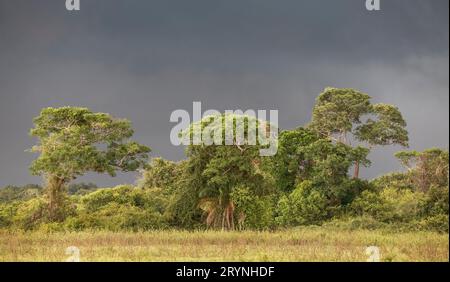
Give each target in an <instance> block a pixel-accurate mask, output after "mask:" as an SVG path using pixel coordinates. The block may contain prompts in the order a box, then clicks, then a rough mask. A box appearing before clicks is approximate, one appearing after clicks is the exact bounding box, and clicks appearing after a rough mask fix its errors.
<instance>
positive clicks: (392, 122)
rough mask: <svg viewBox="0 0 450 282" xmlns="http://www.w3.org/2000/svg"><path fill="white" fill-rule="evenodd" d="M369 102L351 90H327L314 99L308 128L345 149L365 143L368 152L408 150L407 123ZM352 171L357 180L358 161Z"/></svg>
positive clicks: (392, 109)
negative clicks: (381, 148)
mask: <svg viewBox="0 0 450 282" xmlns="http://www.w3.org/2000/svg"><path fill="white" fill-rule="evenodd" d="M370 99H371V97H370V96H369V95H367V94H364V93H361V92H359V91H357V90H354V89H349V88H343V89H339V88H326V89H325V90H324V92H323V93H322V94H320V95H319V96H318V97H317V99H316V105H315V106H314V109H313V117H312V121H311V123H310V125H309V127H310V128H311V129H312V130H314V131H316V132H317V133H318V134H320V135H321V136H322V137H326V138H330V139H331V140H333V141H335V142H339V143H344V144H347V145H351V140H352V139H354V140H356V141H360V142H364V143H366V144H367V145H368V146H367V147H368V148H369V149H371V148H372V147H373V146H376V145H380V146H386V145H393V144H399V145H402V146H405V147H407V146H408V132H407V131H406V122H405V120H404V119H403V117H402V114H401V113H400V111H399V110H398V108H396V107H395V106H392V105H388V104H371V102H370ZM365 118H366V120H364V119H365ZM349 135H350V136H349ZM351 137H353V138H351ZM354 167H355V171H354V178H358V177H359V167H360V162H359V161H358V160H357V161H355V163H354Z"/></svg>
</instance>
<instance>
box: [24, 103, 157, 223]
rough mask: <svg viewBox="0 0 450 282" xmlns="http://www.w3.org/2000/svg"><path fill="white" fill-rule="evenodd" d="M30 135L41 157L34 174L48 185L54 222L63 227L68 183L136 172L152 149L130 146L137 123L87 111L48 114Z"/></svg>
mask: <svg viewBox="0 0 450 282" xmlns="http://www.w3.org/2000/svg"><path fill="white" fill-rule="evenodd" d="M34 125H35V127H34V128H33V129H31V130H30V135H31V136H34V137H37V138H38V144H37V145H35V146H33V148H32V150H31V151H32V152H37V153H39V154H40V155H39V157H38V158H37V159H36V160H34V161H33V163H32V164H31V167H30V170H31V172H32V173H33V174H35V175H43V176H44V177H45V179H46V181H47V187H46V188H47V195H48V197H47V199H48V202H49V207H48V209H49V216H50V218H51V220H57V221H61V220H63V219H64V218H63V217H62V213H61V211H59V209H60V208H61V205H62V203H61V201H62V199H63V198H64V197H63V196H62V195H63V194H64V190H65V189H64V188H65V185H66V184H67V183H69V182H70V181H72V180H73V179H75V178H77V177H78V176H80V175H83V174H85V173H86V172H89V171H92V172H97V173H108V174H109V175H111V176H115V174H116V171H117V170H120V171H134V170H136V169H138V168H140V167H142V166H144V165H145V162H146V160H147V154H148V153H149V152H150V148H148V147H146V146H143V145H140V144H138V143H136V142H134V141H129V138H130V137H131V136H132V135H133V130H132V128H131V123H130V122H129V121H127V120H124V119H116V118H113V117H112V116H110V115H109V114H106V113H94V112H92V111H90V110H89V109H87V108H79V107H62V108H45V109H43V110H42V111H41V113H40V115H39V116H38V117H36V118H35V119H34Z"/></svg>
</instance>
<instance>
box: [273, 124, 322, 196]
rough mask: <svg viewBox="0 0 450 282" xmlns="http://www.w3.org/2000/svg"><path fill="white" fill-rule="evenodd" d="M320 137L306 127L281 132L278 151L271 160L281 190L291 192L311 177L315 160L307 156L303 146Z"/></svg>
mask: <svg viewBox="0 0 450 282" xmlns="http://www.w3.org/2000/svg"><path fill="white" fill-rule="evenodd" d="M318 139H319V138H318V136H317V134H315V133H314V132H312V131H311V130H309V129H305V128H297V129H294V130H285V131H282V132H281V133H280V136H279V139H278V152H277V154H276V155H275V156H273V157H272V158H271V160H270V162H269V170H270V172H271V173H272V174H273V176H274V179H275V182H276V185H277V187H278V189H279V190H280V191H283V192H291V191H292V190H294V189H295V187H296V185H297V184H298V183H300V182H301V181H303V180H306V179H308V178H309V176H310V173H311V170H312V164H313V160H310V159H307V158H306V157H305V152H304V151H303V150H302V148H303V147H306V146H308V145H310V144H312V143H314V142H316V141H317V140H318Z"/></svg>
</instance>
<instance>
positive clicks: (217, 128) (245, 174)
mask: <svg viewBox="0 0 450 282" xmlns="http://www.w3.org/2000/svg"><path fill="white" fill-rule="evenodd" d="M230 121H231V122H232V125H233V127H232V128H233V132H232V133H233V136H232V138H233V140H232V141H233V142H232V143H233V145H222V144H225V143H224V142H222V144H218V145H216V144H205V142H204V140H202V143H201V144H198V145H190V146H188V148H187V155H188V158H189V160H188V164H187V166H188V168H187V169H188V171H189V172H190V173H191V175H192V178H191V179H192V184H191V186H195V187H196V189H195V193H196V195H197V197H198V201H197V203H198V207H199V208H200V209H202V210H203V211H204V213H205V217H206V220H205V221H206V223H207V225H208V226H212V227H221V228H222V229H234V228H235V224H234V217H235V215H234V212H235V203H234V202H233V199H232V193H233V191H234V190H235V189H236V188H238V187H247V188H248V189H250V190H251V191H252V192H253V193H254V194H255V195H262V194H264V193H266V192H267V189H269V188H268V184H267V183H268V181H266V177H268V175H267V174H266V173H265V172H264V170H263V169H261V163H262V157H261V156H260V155H259V153H260V151H259V150H260V148H262V147H264V146H265V145H263V144H261V143H260V142H259V141H258V140H257V143H256V144H255V145H250V144H249V142H248V139H249V138H250V132H252V130H256V128H261V126H260V125H264V124H265V125H266V123H265V122H264V121H261V120H257V119H256V118H254V117H251V116H245V115H234V114H224V115H215V116H208V117H205V118H203V119H202V120H201V121H199V122H198V123H194V124H192V125H191V126H190V127H189V129H188V130H186V131H185V133H184V134H185V135H187V136H189V137H192V136H193V130H195V128H200V129H202V135H203V137H204V136H211V135H214V134H219V138H218V139H219V140H220V139H225V138H227V137H226V131H225V128H226V127H225V126H224V124H225V123H226V122H230ZM238 121H239V122H238ZM241 122H242V123H241ZM238 124H241V125H243V127H244V129H245V130H244V132H245V134H244V140H238V139H237V134H236V132H237V130H236V128H237V126H238ZM252 124H253V125H256V127H255V128H252V127H251V126H250V125H252ZM265 128H266V129H267V125H266V127H265ZM213 137H215V136H213Z"/></svg>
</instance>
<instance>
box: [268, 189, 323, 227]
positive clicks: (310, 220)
mask: <svg viewBox="0 0 450 282" xmlns="http://www.w3.org/2000/svg"><path fill="white" fill-rule="evenodd" d="M277 214H278V216H277V217H276V222H277V223H278V224H279V225H282V226H285V225H287V226H295V225H312V224H321V223H322V222H323V221H324V220H325V219H326V217H327V199H326V198H325V196H324V195H323V194H321V193H320V192H319V191H317V190H315V189H313V186H312V183H311V182H310V181H304V182H302V183H300V184H299V185H298V186H297V188H295V190H294V191H293V192H292V193H291V194H289V195H284V196H282V197H281V199H280V201H279V202H278V206H277Z"/></svg>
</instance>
